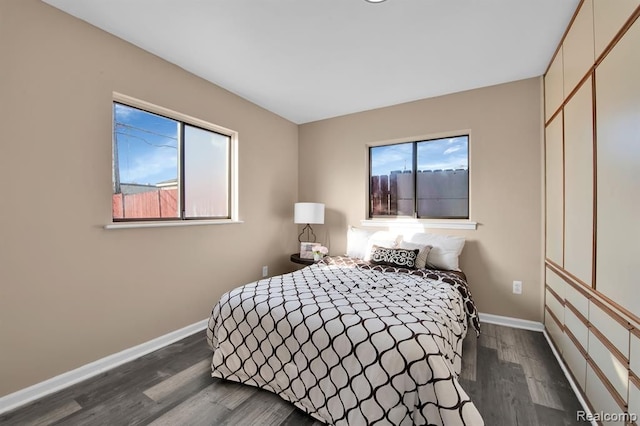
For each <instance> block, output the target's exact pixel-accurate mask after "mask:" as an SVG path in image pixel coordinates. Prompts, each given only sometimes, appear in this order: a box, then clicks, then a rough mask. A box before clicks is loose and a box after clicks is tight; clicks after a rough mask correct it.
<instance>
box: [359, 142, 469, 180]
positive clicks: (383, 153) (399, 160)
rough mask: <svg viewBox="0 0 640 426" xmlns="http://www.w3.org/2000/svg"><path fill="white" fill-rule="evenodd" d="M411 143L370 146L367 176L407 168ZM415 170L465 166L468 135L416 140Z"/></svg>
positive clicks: (411, 154) (408, 166)
mask: <svg viewBox="0 0 640 426" xmlns="http://www.w3.org/2000/svg"><path fill="white" fill-rule="evenodd" d="M412 145H413V143H400V144H395V145H385V146H378V147H373V148H372V149H371V175H373V176H377V175H387V174H389V173H390V172H392V171H396V170H400V171H405V170H406V171H411V169H412V167H413V159H412V158H413V147H412ZM417 150H418V170H448V169H465V170H466V169H468V168H469V155H468V152H469V138H468V136H458V137H454V138H443V139H434V140H429V141H422V142H418V149H417Z"/></svg>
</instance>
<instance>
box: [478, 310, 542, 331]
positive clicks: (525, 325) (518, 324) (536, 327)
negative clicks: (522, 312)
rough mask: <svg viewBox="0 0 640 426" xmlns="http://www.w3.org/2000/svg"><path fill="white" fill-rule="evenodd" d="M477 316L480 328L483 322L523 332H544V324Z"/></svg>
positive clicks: (510, 318) (500, 317)
mask: <svg viewBox="0 0 640 426" xmlns="http://www.w3.org/2000/svg"><path fill="white" fill-rule="evenodd" d="M478 316H479V317H480V323H481V325H480V327H482V323H483V322H486V323H488V324H497V325H504V326H506V327H511V328H522V329H524V330H531V331H540V332H543V331H544V324H542V323H541V322H537V321H529V320H523V319H520V318H512V317H503V316H501V315H493V314H485V313H482V312H480V313H478Z"/></svg>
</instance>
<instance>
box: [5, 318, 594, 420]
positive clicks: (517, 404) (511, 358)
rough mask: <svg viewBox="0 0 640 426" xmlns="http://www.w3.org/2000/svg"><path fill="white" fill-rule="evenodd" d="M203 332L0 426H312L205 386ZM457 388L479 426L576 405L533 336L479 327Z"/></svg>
mask: <svg viewBox="0 0 640 426" xmlns="http://www.w3.org/2000/svg"><path fill="white" fill-rule="evenodd" d="M210 358H211V352H210V350H209V348H208V347H207V345H206V343H205V335H204V332H200V333H197V334H195V335H193V336H189V337H187V338H185V339H183V340H181V341H179V342H176V343H174V344H172V345H170V346H167V347H165V348H163V349H160V350H158V351H156V352H153V353H151V354H148V355H146V356H144V357H142V358H139V359H137V360H135V361H132V362H129V363H127V364H124V365H122V366H120V367H117V368H115V369H113V370H110V371H108V372H106V373H103V374H100V375H99V376H96V377H93V378H91V379H88V380H86V381H84V382H81V383H78V384H76V385H74V386H72V387H70V388H67V389H64V390H62V391H59V392H57V393H55V394H52V395H49V396H47V397H44V398H42V399H40V400H38V401H35V402H33V403H30V404H28V405H26V406H23V407H20V408H18V409H16V410H13V411H11V412H8V413H4V414H3V415H0V424H1V425H147V424H152V425H190V426H195V425H260V426H263V425H274V426H307V425H314V426H320V425H321V423H320V422H318V421H315V420H314V419H313V418H311V417H310V416H308V415H306V414H305V413H303V412H302V411H300V410H298V409H296V408H295V407H294V406H293V405H291V404H289V403H287V402H285V401H283V400H281V399H280V398H279V397H277V396H276V395H273V394H271V393H269V392H266V391H262V390H258V389H256V388H253V387H249V386H244V385H240V384H236V383H230V382H225V381H223V380H219V379H213V378H211V377H210V375H209V371H210V370H209V368H210V367H209V363H210ZM460 382H461V384H462V387H463V388H464V389H465V390H466V391H467V392H468V393H469V394H470V396H471V398H472V399H473V401H474V403H475V404H476V406H477V407H478V410H479V411H480V413H481V414H482V416H483V417H484V420H485V423H486V425H487V426H502V425H504V426H515V425H540V426H556V425H558V426H565V425H574V424H579V423H578V422H577V420H576V411H578V410H581V409H582V407H581V406H580V403H579V402H578V400H577V398H576V396H575V394H574V393H573V391H572V390H571V387H570V385H569V383H568V382H567V380H566V378H565V376H564V374H563V373H562V370H561V368H560V366H559V364H558V363H557V361H556V359H555V358H554V356H553V353H552V351H551V349H550V348H549V345H548V343H547V341H546V339H545V338H544V336H543V334H542V333H538V332H533V331H526V330H518V329H512V328H507V327H501V326H496V325H492V324H482V334H481V336H480V338H479V339H476V337H475V334H474V333H469V335H468V336H467V338H466V339H465V342H464V351H463V362H462V373H461V377H460Z"/></svg>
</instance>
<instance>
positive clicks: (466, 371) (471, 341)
mask: <svg viewBox="0 0 640 426" xmlns="http://www.w3.org/2000/svg"><path fill="white" fill-rule="evenodd" d="M478 340H479V339H478V338H477V337H476V336H472V337H471V338H469V335H467V337H466V338H465V339H464V341H463V344H462V366H463V367H462V370H461V371H460V378H462V379H465V380H470V381H475V380H476V369H477V365H478V361H477V357H478Z"/></svg>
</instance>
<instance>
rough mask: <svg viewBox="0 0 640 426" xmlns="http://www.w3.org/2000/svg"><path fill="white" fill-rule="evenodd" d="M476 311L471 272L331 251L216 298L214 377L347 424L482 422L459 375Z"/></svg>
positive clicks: (212, 342) (212, 324)
mask: <svg viewBox="0 0 640 426" xmlns="http://www.w3.org/2000/svg"><path fill="white" fill-rule="evenodd" d="M469 323H471V324H472V325H473V326H474V327H475V328H476V332H479V328H478V320H477V312H476V310H475V306H474V304H473V301H472V300H471V295H470V293H469V291H468V288H467V285H466V282H465V281H464V278H463V276H462V275H461V274H457V273H454V272H442V271H433V270H427V269H425V270H413V271H410V270H407V269H398V268H389V267H382V266H370V265H368V264H365V263H363V262H358V261H354V260H352V259H349V258H343V257H337V258H325V260H323V261H322V262H320V263H318V264H314V265H312V266H309V267H306V268H303V269H301V270H299V271H296V272H293V273H290V274H285V275H280V276H276V277H273V278H269V279H263V280H260V281H257V282H254V283H251V284H247V285H245V286H242V287H239V288H236V289H234V290H232V291H230V292H228V293H226V294H224V295H223V296H222V298H221V299H220V301H219V302H218V303H217V304H216V305H215V306H214V308H213V311H212V314H211V318H210V319H209V329H208V332H207V336H208V341H209V344H210V345H211V347H212V349H213V350H214V353H213V361H212V371H213V373H212V376H214V377H220V378H223V379H227V380H232V381H237V382H241V383H245V384H248V385H252V386H257V387H260V388H263V389H267V390H269V391H271V392H274V393H276V394H278V395H280V396H281V397H282V398H283V399H285V400H287V401H290V402H292V403H293V404H295V405H296V406H297V407H299V408H301V409H302V410H304V411H306V412H307V413H309V414H310V415H312V416H313V417H315V418H317V419H319V420H321V421H323V422H325V423H328V424H336V425H351V426H356V425H365V424H366V425H373V424H377V425H383V424H392V425H413V424H415V425H424V424H433V425H482V424H484V423H483V421H482V418H481V416H480V414H479V413H478V411H477V409H476V408H475V406H474V405H473V403H472V402H471V401H470V399H469V397H468V396H467V394H466V393H465V391H464V390H463V389H462V388H461V387H460V384H459V383H458V380H457V377H458V375H459V373H460V367H461V354H462V340H463V339H464V337H465V335H466V332H467V324H469Z"/></svg>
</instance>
